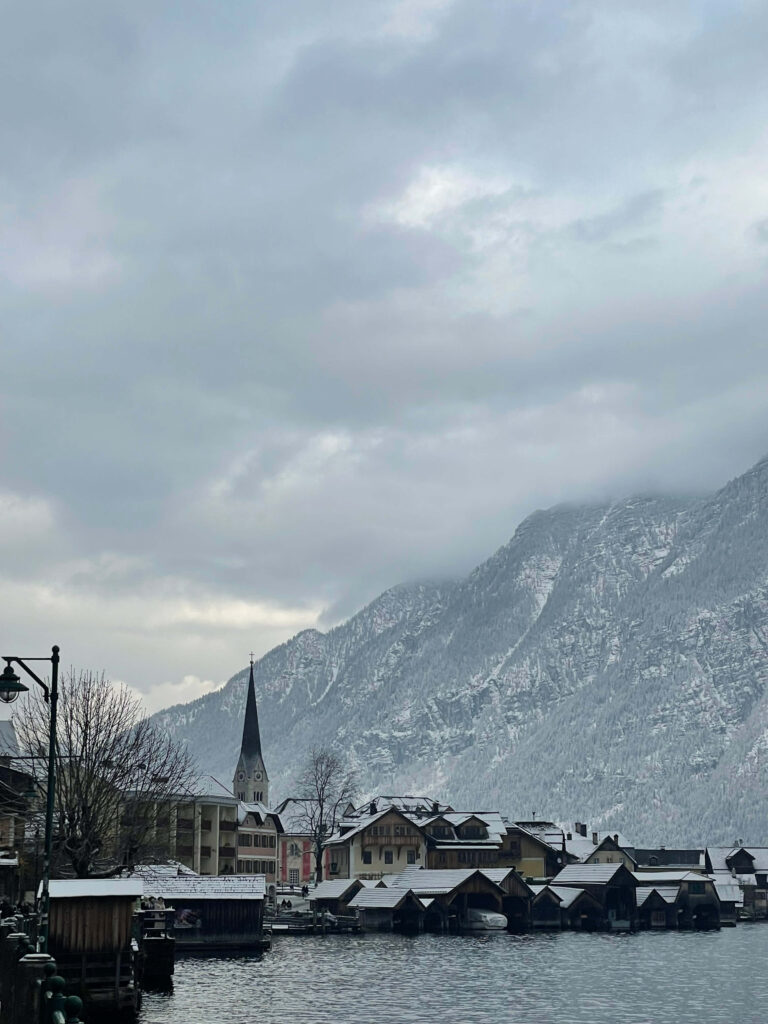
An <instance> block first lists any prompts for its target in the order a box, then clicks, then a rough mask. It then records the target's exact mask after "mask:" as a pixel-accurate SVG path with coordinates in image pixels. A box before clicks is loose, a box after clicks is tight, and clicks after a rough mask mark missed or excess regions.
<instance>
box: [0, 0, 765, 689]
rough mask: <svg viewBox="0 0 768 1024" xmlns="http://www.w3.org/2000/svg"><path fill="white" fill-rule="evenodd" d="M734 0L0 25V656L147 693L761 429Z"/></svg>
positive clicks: (755, 62) (348, 7) (754, 226)
mask: <svg viewBox="0 0 768 1024" xmlns="http://www.w3.org/2000/svg"><path fill="white" fill-rule="evenodd" d="M766 52H768V5H766V4H765V2H764V0H760V2H754V3H752V2H748V0H747V2H741V3H739V2H734V0H699V2H694V0H691V2H686V0H679V2H670V0H663V2H662V0H637V2H625V0H584V2H580V0H571V2H566V0H560V2H547V0H335V2H334V3H331V4H323V3H317V2H316V0H311V2H308V0H292V2H291V3H285V2H284V0H282V2H277V0H249V2H238V0H226V2H224V3H215V2H213V0H208V2H207V3H206V2H202V0H184V2H181V0H177V2H167V3H163V2H158V0H135V2H133V3H130V4H125V3H121V4H116V3H114V2H113V0H71V2H69V3H67V4H62V3H60V2H58V0H55V2H54V0H51V2H48V3H46V2H44V0H41V2H35V0H33V2H32V3H28V4H14V5H9V6H8V7H7V8H6V11H5V17H4V30H3V33H2V36H0V78H1V79H2V89H1V90H0V95H2V97H3V100H2V104H3V110H2V117H1V118H0V138H1V140H2V161H0V224H1V225H2V231H1V232H0V303H1V308H2V321H1V322H0V329H1V330H2V341H1V342H0V345H1V346H2V347H1V349H0V351H1V352H2V373H1V374H0V458H1V459H2V476H1V477H0V555H1V556H2V557H1V561H0V583H1V584H2V592H3V615H2V630H1V631H0V632H1V636H0V639H1V641H2V649H1V650H0V653H19V654H45V653H46V652H47V651H48V650H49V649H50V646H51V644H52V643H58V644H60V645H61V648H62V657H63V660H64V663H65V664H66V665H70V664H72V665H75V666H77V667H92V668H96V669H104V670H105V671H106V672H107V673H108V675H110V676H111V677H112V678H113V679H117V680H124V681H126V682H127V683H129V684H130V685H131V686H133V687H135V688H136V689H137V690H139V691H141V692H142V693H143V694H145V695H146V698H147V702H148V705H149V706H150V707H151V708H152V709H155V708H158V707H160V706H164V705H167V704H171V703H175V702H177V701H179V700H187V699H191V698H193V697H196V696H198V695H199V694H201V693H203V692H205V691H206V690H207V689H210V688H211V687H214V686H217V685H219V684H220V683H221V682H223V681H224V680H225V679H227V678H228V677H229V676H231V675H232V674H233V673H234V672H236V671H238V670H239V669H241V668H242V667H243V666H244V665H245V664H246V663H247V655H248V652H249V651H250V650H251V649H253V650H254V651H255V652H256V653H257V654H261V653H263V652H264V651H266V650H268V649H269V648H270V647H271V646H273V645H274V644H275V643H278V642H280V641H282V640H284V639H287V638H288V637H289V636H291V635H293V634H294V633H295V632H297V631H298V630H299V629H302V628H305V627H308V626H319V627H320V628H325V627H326V626H327V625H329V624H333V623H334V622H337V621H339V620H340V619H342V618H344V617H346V616H347V615H348V614H350V613H351V612H353V611H355V610H356V609H357V608H359V607H360V606H361V605H362V604H363V603H365V602H366V601H367V600H369V599H371V598H373V597H374V596H376V594H378V593H379V592H380V591H382V590H383V589H385V588H386V587H388V586H391V585H393V584H395V583H398V582H401V581H404V580H408V579H413V578H418V577H435V576H440V575H453V574H457V573H462V572H465V571H467V570H469V569H470V568H472V566H473V565H474V564H476V563H477V562H478V561H480V560H481V559H483V558H484V557H486V556H488V555H490V554H491V553H492V552H493V551H494V550H495V549H496V548H497V547H498V546H499V545H500V544H502V543H504V542H505V541H506V540H507V539H508V538H509V537H510V536H511V534H512V533H513V531H514V529H515V527H516V526H517V524H518V523H519V522H520V520H521V519H522V518H523V517H524V516H525V515H526V514H528V513H529V512H531V511H533V510H534V509H535V508H537V507H543V506H548V505H551V504H553V503H555V502H558V501H563V500H570V501H581V500H586V499H595V498H601V499H602V498H606V497H611V496H616V497H619V496H622V495H625V494H627V493H631V492H633V491H637V490H644V491H647V490H649V489H653V490H664V491H676V492H679V491H686V492H690V491H694V492H700V491H706V490H709V489H713V488H715V487H717V486H719V485H721V484H722V483H724V482H725V481H726V480H727V479H728V478H729V477H733V476H735V475H737V474H738V473H740V472H742V471H743V470H745V469H746V468H748V467H749V465H750V464H751V463H753V462H754V461H756V460H757V459H758V458H759V457H761V456H762V455H764V454H765V453H766V452H767V451H768V403H766V394H768V344H766V323H767V322H768V317H767V315H766V314H767V313H768V309H767V308H766V307H768V289H767V288H766V277H767V272H768V132H767V129H766V126H768V61H767V60H766Z"/></svg>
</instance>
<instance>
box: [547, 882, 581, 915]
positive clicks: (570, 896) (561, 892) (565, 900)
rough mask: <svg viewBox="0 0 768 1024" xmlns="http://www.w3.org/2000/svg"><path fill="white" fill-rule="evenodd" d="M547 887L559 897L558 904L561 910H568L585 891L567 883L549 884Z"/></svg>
mask: <svg viewBox="0 0 768 1024" xmlns="http://www.w3.org/2000/svg"><path fill="white" fill-rule="evenodd" d="M549 889H550V890H551V891H552V892H553V893H554V894H555V896H557V897H558V898H559V900H560V906H561V907H562V908H563V910H568V908H569V907H571V906H572V905H573V904H574V903H575V902H576V900H577V899H578V898H579V897H580V896H583V895H584V893H585V892H586V889H578V888H576V886H567V885H550V886H549Z"/></svg>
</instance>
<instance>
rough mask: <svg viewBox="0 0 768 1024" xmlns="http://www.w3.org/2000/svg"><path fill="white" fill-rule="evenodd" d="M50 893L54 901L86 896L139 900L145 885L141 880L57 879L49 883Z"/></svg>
mask: <svg viewBox="0 0 768 1024" xmlns="http://www.w3.org/2000/svg"><path fill="white" fill-rule="evenodd" d="M40 891H42V882H41V883H40ZM48 892H49V894H50V897H51V899H52V900H65V899H69V900H72V899H79V898H81V897H86V896H87V897H96V896H113V897H115V896H117V897H125V896H131V897H133V898H134V899H137V898H138V897H139V896H141V895H143V893H144V883H143V881H142V879H141V878H57V879H53V880H52V881H51V882H50V883H49V887H48Z"/></svg>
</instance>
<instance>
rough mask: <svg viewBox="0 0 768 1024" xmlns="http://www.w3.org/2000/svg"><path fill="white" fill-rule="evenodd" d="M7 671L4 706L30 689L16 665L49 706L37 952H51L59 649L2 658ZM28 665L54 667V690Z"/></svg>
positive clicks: (0, 688) (0, 687)
mask: <svg viewBox="0 0 768 1024" xmlns="http://www.w3.org/2000/svg"><path fill="white" fill-rule="evenodd" d="M3 660H4V661H5V668H4V669H3V671H2V673H0V700H1V701H3V703H4V704H11V703H12V702H13V701H15V700H16V698H17V697H18V696H19V694H20V693H24V692H25V691H27V690H28V689H29V687H28V686H24V684H23V683H22V682H21V680H20V679H19V677H18V676H17V675H16V673H15V672H14V670H13V663H14V662H15V663H16V664H17V665H20V666H21V668H23V669H24V671H25V672H26V673H27V675H28V676H30V677H31V678H32V679H34V681H35V682H36V683H37V685H38V686H42V688H43V690H44V692H45V700H46V703H48V704H50V708H51V711H50V726H49V730H48V786H47V792H46V804H45V839H44V842H43V893H42V913H41V915H40V929H39V934H38V940H37V945H38V952H40V953H47V952H48V914H49V910H50V895H49V890H50V881H51V848H52V846H53V807H54V802H55V786H56V705H57V704H58V700H59V648H58V647H56V646H54V647H53V648H52V649H51V656H50V657H49V658H26V659H25V658H17V657H16V656H15V655H14V656H11V657H6V656H5V655H3ZM28 661H50V663H51V686H50V689H49V687H48V684H47V683H44V682H43V680H42V679H41V678H40V677H39V676H38V675H37V673H36V672H34V671H33V670H32V669H31V668H30V667H29V665H27V662H28Z"/></svg>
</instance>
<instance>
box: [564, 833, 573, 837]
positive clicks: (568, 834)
mask: <svg viewBox="0 0 768 1024" xmlns="http://www.w3.org/2000/svg"><path fill="white" fill-rule="evenodd" d="M565 838H566V839H573V836H572V835H571V833H570V832H566V833H565Z"/></svg>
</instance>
